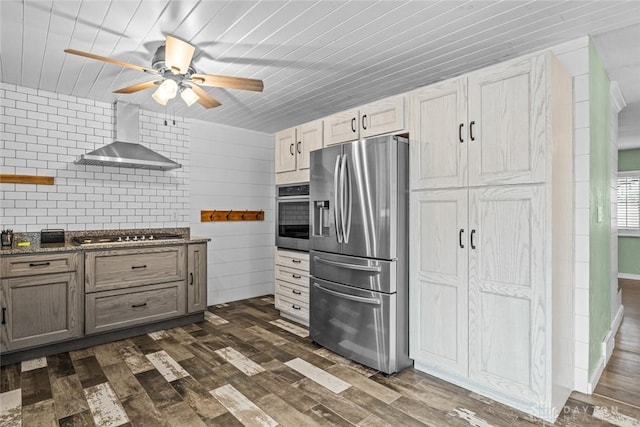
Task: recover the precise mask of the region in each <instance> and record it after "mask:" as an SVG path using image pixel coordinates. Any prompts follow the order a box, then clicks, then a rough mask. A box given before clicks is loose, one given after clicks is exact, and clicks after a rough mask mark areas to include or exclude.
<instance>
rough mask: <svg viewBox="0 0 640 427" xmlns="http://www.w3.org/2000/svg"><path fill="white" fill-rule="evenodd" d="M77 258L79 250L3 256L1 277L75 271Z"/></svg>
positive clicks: (78, 257)
mask: <svg viewBox="0 0 640 427" xmlns="http://www.w3.org/2000/svg"><path fill="white" fill-rule="evenodd" d="M79 260H80V253H79V252H72V253H69V252H66V253H53V254H37V255H19V256H8V257H3V258H2V277H4V278H6V277H19V276H35V275H36V274H50V273H66V272H68V271H76V270H77V269H78V265H79Z"/></svg>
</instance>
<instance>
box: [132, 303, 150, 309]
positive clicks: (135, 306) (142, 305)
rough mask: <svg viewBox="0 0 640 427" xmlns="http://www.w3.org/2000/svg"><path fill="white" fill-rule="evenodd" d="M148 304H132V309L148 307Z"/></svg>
mask: <svg viewBox="0 0 640 427" xmlns="http://www.w3.org/2000/svg"><path fill="white" fill-rule="evenodd" d="M146 305H147V303H146V302H143V303H142V304H131V308H138V307H144V306H146Z"/></svg>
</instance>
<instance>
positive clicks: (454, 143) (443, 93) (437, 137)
mask: <svg viewBox="0 0 640 427" xmlns="http://www.w3.org/2000/svg"><path fill="white" fill-rule="evenodd" d="M466 91H467V85H466V79H456V80H449V81H447V82H443V83H439V84H436V85H433V86H429V87H426V88H424V89H419V90H417V91H415V92H414V93H413V95H412V97H411V99H412V101H411V102H412V121H411V131H410V134H411V144H409V148H410V150H411V156H410V159H411V168H410V170H411V189H412V190H415V189H426V188H447V187H464V186H466V185H467V146H468V145H469V140H468V137H467V129H466V126H467V124H466V123H467V94H466Z"/></svg>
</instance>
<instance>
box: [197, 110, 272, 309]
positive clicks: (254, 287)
mask: <svg viewBox="0 0 640 427" xmlns="http://www.w3.org/2000/svg"><path fill="white" fill-rule="evenodd" d="M274 177H275V171H274V137H273V135H271V134H266V133H260V132H254V131H248V130H243V129H239V128H233V127H229V126H223V125H218V124H214V123H209V122H204V121H198V120H194V121H192V126H191V178H190V184H189V186H190V189H191V200H190V213H189V217H190V227H191V235H193V236H198V237H209V238H211V242H210V243H209V246H208V260H207V268H208V271H207V274H208V304H209V305H213V304H218V303H221V302H228V301H235V300H239V299H243V298H250V297H255V296H259V295H265V294H272V293H273V292H274V272H273V264H274V245H275V224H274V209H275V184H274V182H275V178H274ZM214 209H216V210H229V209H234V210H244V209H248V210H260V209H262V210H264V211H265V220H264V221H247V222H204V223H202V222H200V211H201V210H214Z"/></svg>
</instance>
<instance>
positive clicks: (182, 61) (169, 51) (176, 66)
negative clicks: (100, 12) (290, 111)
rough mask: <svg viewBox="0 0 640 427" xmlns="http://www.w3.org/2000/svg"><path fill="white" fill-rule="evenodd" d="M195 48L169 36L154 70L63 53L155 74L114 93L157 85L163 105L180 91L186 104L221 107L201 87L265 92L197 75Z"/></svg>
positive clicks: (249, 82)
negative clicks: (146, 79)
mask: <svg viewBox="0 0 640 427" xmlns="http://www.w3.org/2000/svg"><path fill="white" fill-rule="evenodd" d="M195 49H196V48H195V46H193V45H191V44H189V43H187V42H185V41H182V40H180V39H177V38H175V37H172V36H169V35H167V36H166V40H165V44H163V45H161V46H160V47H158V49H157V50H156V53H155V54H154V55H153V59H152V61H151V68H147V67H143V66H140V65H135V64H129V63H127V62H123V61H120V60H118V59H113V58H108V57H106V56H100V55H95V54H93V53H89V52H83V51H81V50H76V49H65V50H64V51H65V52H66V53H71V54H73V55H79V56H84V57H87V58H91V59H95V60H98V61H104V62H108V63H110V64H115V65H120V66H121V67H126V68H131V69H134V70H138V71H143V72H145V73H149V74H153V75H156V76H157V77H158V78H157V79H155V80H149V81H146V82H142V83H138V84H135V85H132V86H127V87H123V88H121V89H118V90H114V91H113V92H114V93H123V94H128V93H134V92H138V91H141V90H145V89H149V88H152V87H154V86H157V89H156V91H155V92H154V93H153V95H152V97H153V99H154V100H155V101H156V102H157V103H158V104H161V105H167V102H169V100H170V99H173V98H175V96H176V94H177V93H178V91H179V92H180V96H181V97H182V99H183V100H184V102H185V103H186V104H187V105H189V106H191V105H193V103H195V102H196V101H197V102H198V103H199V104H200V105H202V106H203V107H204V108H214V107H218V106H220V105H222V104H220V102H219V101H218V100H216V99H215V98H214V97H212V96H211V95H209V94H208V93H207V92H206V91H205V90H204V89H202V88H201V87H200V86H199V85H201V86H210V87H221V88H229V89H242V90H253V91H256V92H262V89H263V88H264V85H263V83H262V80H256V79H248V78H244V77H231V76H218V75H214V74H201V73H198V72H197V71H196V69H195V67H194V65H193V62H192V59H193V54H194V52H195Z"/></svg>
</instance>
